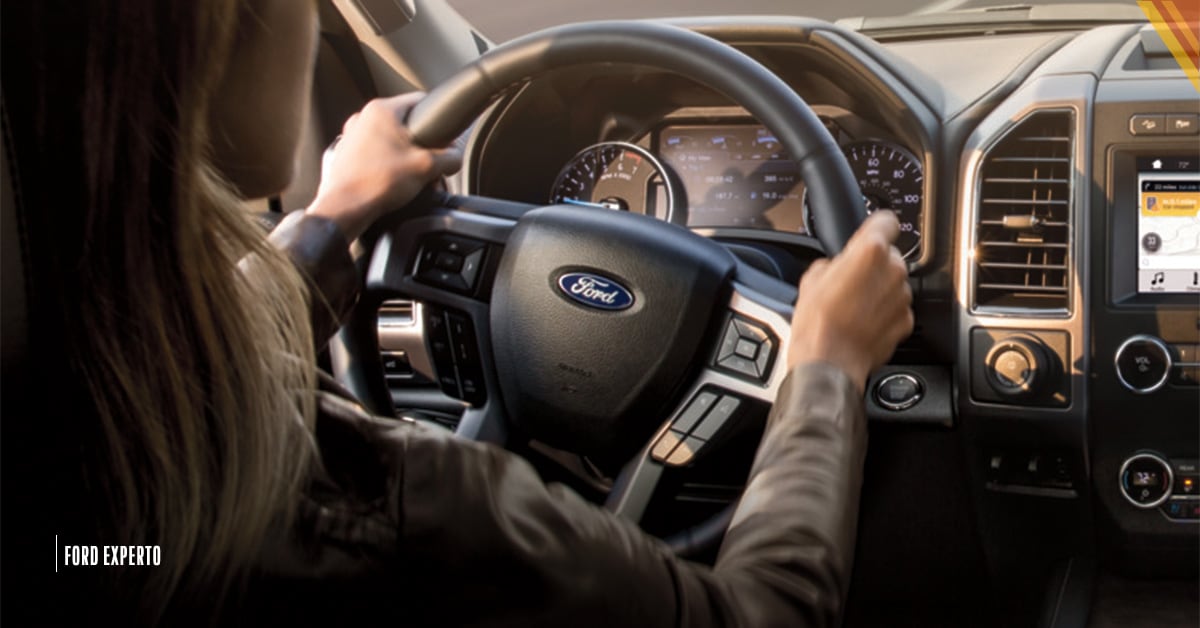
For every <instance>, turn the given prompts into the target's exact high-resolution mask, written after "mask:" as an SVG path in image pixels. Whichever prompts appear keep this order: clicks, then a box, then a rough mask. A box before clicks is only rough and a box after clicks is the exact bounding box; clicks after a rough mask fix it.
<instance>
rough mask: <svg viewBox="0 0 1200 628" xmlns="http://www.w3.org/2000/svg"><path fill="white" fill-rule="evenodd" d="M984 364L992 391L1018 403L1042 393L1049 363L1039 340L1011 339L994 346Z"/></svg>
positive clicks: (1047, 377) (1050, 366)
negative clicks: (1016, 400) (1020, 400)
mask: <svg viewBox="0 0 1200 628" xmlns="http://www.w3.org/2000/svg"><path fill="white" fill-rule="evenodd" d="M984 364H985V365H986V371H987V379H988V384H989V385H990V386H991V387H992V390H995V391H996V393H997V394H999V395H1000V396H1001V397H1008V398H1011V399H1022V398H1028V397H1036V396H1037V395H1039V394H1041V393H1042V392H1044V389H1045V386H1046V382H1047V381H1049V380H1050V379H1051V377H1050V371H1051V370H1052V366H1053V361H1052V360H1051V359H1050V353H1049V350H1048V349H1047V348H1046V345H1045V344H1044V343H1042V341H1041V340H1038V339H1037V338H1033V337H1030V336H1012V337H1010V338H1005V339H1004V340H1001V341H1000V342H997V343H996V344H995V345H994V346H993V347H992V350H991V351H989V352H988V354H987V357H986V358H985V359H984Z"/></svg>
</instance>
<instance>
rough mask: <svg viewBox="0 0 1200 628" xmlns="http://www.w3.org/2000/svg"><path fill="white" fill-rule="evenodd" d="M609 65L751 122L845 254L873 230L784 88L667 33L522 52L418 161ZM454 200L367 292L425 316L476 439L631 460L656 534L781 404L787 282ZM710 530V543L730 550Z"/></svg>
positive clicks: (480, 62) (540, 216) (634, 494)
mask: <svg viewBox="0 0 1200 628" xmlns="http://www.w3.org/2000/svg"><path fill="white" fill-rule="evenodd" d="M599 63H627V64H636V65H640V66H645V67H650V68H654V69H657V70H662V71H667V72H672V73H675V74H678V75H681V76H683V77H686V78H688V79H691V80H694V81H696V82H698V83H700V84H703V85H706V86H708V87H709V88H711V89H713V90H715V91H717V92H719V93H721V94H723V95H724V96H726V97H727V98H729V99H730V100H731V101H733V102H735V103H736V104H738V105H740V106H742V107H744V108H745V109H746V110H747V111H748V112H749V113H750V114H751V115H753V116H754V117H755V118H757V119H758V120H759V121H760V122H761V123H762V124H764V125H765V126H766V127H767V128H768V129H769V130H770V131H771V132H772V133H773V134H774V135H775V137H777V138H778V139H779V141H780V143H781V144H782V145H783V147H784V148H785V149H786V150H787V152H788V153H789V154H790V155H792V156H793V158H794V159H795V160H796V161H797V162H798V163H799V167H800V174H801V176H802V177H803V178H804V181H805V184H806V186H807V197H808V202H809V206H810V211H812V212H814V214H815V215H816V217H817V220H819V221H820V223H821V234H820V237H821V242H822V244H823V245H824V247H825V250H826V251H827V252H828V253H829V254H831V255H832V254H834V253H837V252H838V251H840V250H841V248H842V246H843V245H844V244H845V243H846V241H847V240H848V239H849V238H850V236H851V234H852V233H853V232H854V231H855V230H856V229H857V228H858V226H859V224H861V222H862V221H863V220H864V219H865V217H866V210H865V207H864V204H863V202H862V195H861V192H860V191H859V187H858V184H857V183H856V181H855V179H854V177H853V175H852V174H851V171H850V167H849V165H848V164H847V162H846V160H845V158H844V157H843V155H842V152H841V150H840V149H839V147H838V146H837V144H836V142H835V141H834V139H833V138H832V137H831V136H830V135H829V133H828V132H827V131H826V130H825V128H824V126H823V125H822V123H821V122H820V120H818V118H817V116H816V115H815V114H814V113H813V111H812V110H811V109H810V108H809V107H808V105H807V104H805V102H804V101H803V100H802V99H801V98H800V97H799V96H798V95H797V94H796V93H795V92H794V91H793V90H792V89H791V88H790V87H789V86H788V85H787V84H786V83H784V82H783V81H782V80H780V79H779V78H778V77H777V76H775V75H774V74H773V73H772V72H770V71H769V70H767V69H766V68H764V67H763V66H762V65H760V64H759V63H758V62H756V61H755V60H753V59H752V58H750V57H749V56H747V55H745V54H744V53H742V52H740V51H738V50H736V49H734V48H732V47H730V46H728V45H726V44H723V43H721V42H719V41H717V40H715V39H712V38H709V37H707V36H704V35H700V34H697V33H694V32H692V31H689V30H686V29H682V28H678V27H674V26H669V25H665V24H662V23H655V22H596V23H585V24H576V25H569V26H564V27H559V28H552V29H549V30H545V31H542V32H539V33H534V34H532V35H528V36H526V37H523V38H520V39H517V40H514V41H512V42H510V43H507V44H505V45H503V46H500V47H498V48H496V49H494V50H492V51H490V52H489V53H487V54H485V55H483V56H482V57H480V58H479V59H477V60H476V61H474V62H473V63H471V64H470V65H468V66H466V67H465V68H463V69H462V70H460V71H459V72H458V73H456V74H455V75H454V76H452V77H450V78H449V79H447V80H446V81H445V82H444V83H442V84H441V85H439V86H438V87H437V88H435V89H434V90H432V91H431V92H430V94H429V95H428V96H427V97H426V98H425V99H424V100H423V101H422V102H421V103H420V104H418V105H417V106H416V107H415V108H414V109H413V111H412V112H411V114H410V116H409V119H408V125H409V128H410V130H411V132H412V134H413V137H414V138H415V140H416V142H417V143H418V144H420V145H423V146H427V147H439V146H444V145H447V144H449V143H450V142H452V141H454V140H455V138H457V137H459V136H460V135H461V134H462V133H463V132H464V131H465V130H466V129H467V128H468V127H469V126H470V125H471V124H472V123H473V122H474V121H475V120H476V118H477V117H478V116H479V115H480V114H482V113H483V112H484V111H485V110H486V109H487V107H488V106H489V105H490V104H491V103H492V102H494V101H495V100H496V99H497V98H498V97H500V96H501V95H503V94H504V93H506V92H508V91H509V90H510V89H511V88H513V87H515V86H518V85H520V84H522V83H524V82H526V81H528V80H530V79H532V78H535V77H537V76H539V75H542V74H545V73H547V72H550V71H553V70H560V69H563V68H569V67H573V66H581V65H588V64H599ZM443 200H444V201H445V202H443V203H441V204H440V205H438V206H434V207H429V208H425V211H423V212H421V213H420V214H418V215H411V214H410V215H409V218H408V219H406V220H405V221H404V222H402V223H398V224H395V225H391V226H389V227H388V231H387V232H386V234H385V235H383V236H381V237H380V238H379V240H378V241H377V243H376V246H375V250H374V251H373V253H372V259H371V263H370V268H369V270H368V272H367V281H366V286H367V295H370V294H371V293H372V292H374V293H377V294H380V295H390V296H395V295H397V294H403V295H405V296H408V297H410V298H413V299H416V300H418V301H420V302H422V303H423V304H424V307H425V313H424V318H425V323H424V329H425V333H426V336H427V337H426V343H427V347H428V350H429V352H430V354H431V355H432V361H433V362H434V365H435V366H436V371H437V372H436V376H437V378H438V380H439V383H440V384H441V385H442V388H443V390H446V391H448V392H450V393H452V394H454V393H455V392H457V393H458V394H457V396H460V397H462V398H464V399H467V400H469V401H470V405H471V407H470V408H469V409H468V410H467V411H466V413H465V414H464V417H463V420H462V422H461V423H460V426H459V434H460V435H462V436H464V437H467V438H477V439H481V440H492V441H497V442H503V441H504V440H505V435H506V434H509V433H511V432H513V431H516V432H519V433H520V434H521V436H522V438H526V439H528V438H532V439H536V440H539V441H541V442H544V443H547V444H550V445H552V446H555V447H558V448H560V449H564V450H568V451H574V452H578V453H582V454H586V455H589V456H591V457H593V458H595V459H600V460H607V461H609V462H612V461H621V462H624V461H628V460H630V459H631V458H632V462H629V463H628V464H626V465H625V471H624V472H623V473H622V476H621V477H620V478H619V480H618V482H617V484H616V487H615V488H614V489H613V491H612V494H611V496H610V499H609V503H608V506H609V507H610V508H611V509H612V510H614V511H616V512H618V513H620V514H623V515H625V516H628V517H630V518H632V519H634V520H640V519H641V517H642V515H643V514H644V512H645V510H646V507H647V505H648V504H649V503H650V501H651V499H652V498H653V496H654V492H655V489H656V487H657V485H658V481H659V479H660V477H662V475H663V473H664V472H665V471H666V470H667V469H669V468H671V467H686V466H688V465H690V464H692V463H693V462H694V461H695V460H697V459H698V457H699V456H702V455H705V451H706V450H707V451H711V450H712V449H715V448H717V447H719V446H720V443H721V440H722V435H723V434H725V435H727V434H728V433H729V432H730V431H731V430H732V429H733V428H734V427H735V426H736V425H737V423H738V421H739V420H743V419H744V417H746V416H750V415H757V416H762V414H763V412H764V410H765V408H767V407H769V406H770V404H771V403H772V402H773V401H774V399H775V395H776V393H777V392H778V388H779V385H780V384H781V383H782V381H783V378H784V377H785V375H786V373H785V371H786V368H785V364H786V357H785V356H786V355H787V343H788V335H789V321H790V318H791V312H792V307H793V305H792V303H790V302H786V301H789V300H790V299H781V298H779V297H777V296H776V297H772V296H768V295H771V294H775V295H778V294H780V291H779V290H774V291H773V290H771V289H769V288H770V287H771V286H764V283H763V282H772V281H776V280H773V279H768V278H766V277H765V276H763V275H761V274H755V273H753V272H752V271H750V270H748V269H747V268H746V267H745V266H743V265H739V263H738V262H737V260H736V258H734V257H733V255H732V254H731V253H729V251H728V250H726V249H725V248H724V247H722V246H721V245H719V244H717V243H716V242H714V241H711V240H708V239H705V238H702V237H700V236H697V235H695V234H693V233H691V232H690V231H688V230H687V229H684V228H682V227H680V226H677V225H673V224H668V223H665V222H661V221H657V220H655V219H653V218H648V217H646V216H640V215H636V214H630V213H628V212H614V211H601V210H588V209H580V208H577V207H566V206H551V207H541V208H523V209H522V210H520V211H516V212H515V213H514V212H513V211H503V212H502V211H489V210H488V209H487V207H488V206H489V205H487V204H486V203H479V202H478V201H481V200H483V199H478V198H474V197H450V198H449V199H443ZM481 206H482V207H484V208H483V209H480V208H479V207H481ZM491 206H492V207H494V205H491ZM511 209H512V208H511V206H509V207H508V210H511ZM447 247H449V248H450V249H454V250H457V251H459V253H461V254H463V255H465V256H466V258H465V259H467V262H468V263H471V260H474V262H473V263H474V264H475V266H473V267H472V269H471V270H470V272H469V273H468V272H467V271H466V270H461V269H460V270H454V264H455V262H454V260H455V259H459V258H453V257H446V258H445V259H449V260H451V261H450V262H447V265H448V267H449V268H450V270H445V269H444V268H440V267H438V268H435V267H433V266H430V264H435V263H438V262H436V260H435V258H437V257H438V254H440V253H452V252H453V251H451V250H448V249H447ZM479 251H482V253H480V254H478V255H475V256H474V257H473V258H472V257H471V255H473V254H475V253H476V252H479ZM455 273H457V274H455ZM451 275H453V276H451ZM775 287H776V288H778V286H775ZM764 288H766V289H764ZM788 290H791V292H790V294H791V295H792V296H793V297H794V294H795V293H794V289H792V288H791V287H787V288H785V289H784V290H783V294H789V292H788ZM382 298H383V297H377V298H376V302H378V300H381V299H382ZM366 300H367V301H368V302H370V299H369V298H368V299H366ZM360 323H361V321H360ZM359 327H360V329H369V328H370V327H373V325H370V324H360V325H359ZM343 336H344V339H345V334H344V335H343ZM370 338H371V334H369V333H368V334H365V335H362V336H361V337H360V340H361V342H359V343H357V345H358V346H356V343H355V342H354V341H353V340H351V342H350V346H351V353H352V354H353V355H356V356H357V359H358V360H360V361H361V360H364V359H366V358H365V356H369V355H370V354H371V352H376V355H377V354H378V353H377V352H378V350H379V346H378V345H375V344H373V342H372V341H371V340H370ZM377 379H379V380H380V381H382V376H381V375H379V376H378V377H377ZM512 427H515V428H516V430H512V429H510V428H512ZM711 523H712V522H709V525H707V526H699V527H697V528H696V530H709V531H712V530H716V531H717V532H714V534H715V533H719V532H720V531H723V527H724V526H723V525H716V526H714V525H711ZM701 535H702V536H704V535H708V536H711V534H710V533H709V532H701Z"/></svg>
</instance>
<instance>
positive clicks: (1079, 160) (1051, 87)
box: [954, 73, 1097, 417]
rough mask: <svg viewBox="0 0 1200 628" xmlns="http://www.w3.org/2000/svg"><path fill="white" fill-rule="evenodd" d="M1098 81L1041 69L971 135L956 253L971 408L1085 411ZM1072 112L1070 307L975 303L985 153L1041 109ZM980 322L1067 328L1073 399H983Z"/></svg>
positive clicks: (962, 168) (962, 400)
mask: <svg viewBox="0 0 1200 628" xmlns="http://www.w3.org/2000/svg"><path fill="white" fill-rule="evenodd" d="M1096 86H1097V80H1096V78H1095V77H1094V76H1092V75H1090V74H1082V73H1081V74H1055V75H1045V76H1040V77H1038V78H1036V79H1034V80H1032V81H1031V82H1029V83H1027V84H1026V85H1024V86H1023V87H1021V88H1020V89H1018V90H1017V91H1016V92H1015V93H1013V94H1012V95H1011V96H1010V97H1009V98H1008V99H1007V100H1005V101H1004V102H1002V103H1000V104H999V105H998V106H997V107H996V108H995V109H994V110H993V111H992V112H991V113H990V114H988V116H987V117H986V118H984V120H983V121H982V122H981V123H980V124H979V125H978V126H977V127H976V129H975V130H974V131H973V132H972V133H971V135H970V136H969V137H968V138H967V141H966V143H965V144H964V146H963V149H962V155H961V157H960V164H959V172H960V177H961V180H962V187H961V189H960V192H959V193H960V196H959V200H958V206H959V208H960V209H959V212H958V218H957V220H958V221H959V222H958V226H957V234H958V242H957V246H958V248H959V250H958V252H957V255H956V256H955V258H954V259H955V264H956V269H955V274H954V276H955V283H956V286H955V295H956V298H957V300H958V304H957V306H956V318H957V321H958V323H957V333H958V338H959V341H958V353H957V356H958V360H957V363H958V367H957V368H958V369H959V379H960V382H961V383H960V384H959V386H960V394H959V396H958V399H959V404H960V406H969V407H971V408H972V410H971V412H976V413H977V412H979V411H980V410H981V409H984V408H990V409H994V410H997V411H999V410H1007V411H1009V412H1012V411H1019V412H1023V413H1027V414H1030V415H1035V414H1037V415H1043V416H1061V415H1063V414H1064V413H1066V414H1071V415H1076V416H1080V417H1083V416H1085V415H1086V405H1087V396H1086V380H1087V374H1088V372H1089V369H1090V366H1089V362H1090V348H1089V345H1090V339H1091V332H1090V320H1089V316H1088V313H1087V309H1088V308H1087V303H1088V301H1087V298H1086V295H1087V292H1086V291H1087V290H1088V286H1089V285H1090V282H1091V264H1090V263H1089V262H1090V259H1091V255H1090V254H1091V251H1090V245H1089V237H1088V234H1089V233H1090V229H1091V217H1090V212H1089V210H1088V208H1089V207H1090V206H1091V166H1090V164H1091V151H1092V136H1091V127H1092V102H1093V100H1094V95H1095V91H1096ZM1056 110H1057V111H1063V110H1068V111H1071V112H1072V113H1073V125H1074V136H1075V137H1074V142H1073V145H1072V151H1071V153H1072V157H1071V159H1072V162H1071V163H1072V167H1073V172H1072V173H1071V183H1070V185H1071V192H1072V193H1071V205H1070V218H1071V226H1070V232H1069V233H1070V235H1069V238H1070V244H1069V249H1068V251H1069V256H1070V260H1069V263H1068V272H1069V273H1071V275H1070V276H1071V287H1070V290H1069V292H1068V297H1069V300H1068V303H1069V305H1070V306H1069V309H1068V311H1067V312H1062V311H1061V310H1059V311H1058V312H1049V313H1047V312H1045V311H1036V310H1026V309H1023V308H1005V309H1001V310H996V309H988V308H973V307H972V306H971V301H972V298H973V292H974V290H973V287H972V286H973V283H974V263H973V251H974V250H975V221H976V218H977V215H978V213H977V207H978V206H977V199H978V198H979V191H980V188H979V186H980V180H979V169H980V166H981V164H982V160H983V156H984V153H985V151H986V150H987V149H990V148H991V147H992V146H994V145H995V143H996V142H997V141H999V140H1000V139H1001V138H1002V137H1003V136H1004V135H1006V134H1007V133H1009V132H1010V131H1011V129H1012V128H1013V127H1014V126H1016V124H1018V123H1019V122H1020V121H1021V120H1023V119H1025V118H1026V117H1027V116H1029V115H1031V114H1033V113H1036V112H1042V111H1056ZM975 328H984V329H989V330H993V331H997V332H1010V331H1016V330H1021V331H1063V332H1066V333H1067V334H1068V336H1069V338H1070V341H1069V352H1070V355H1069V356H1068V358H1069V359H1067V360H1065V364H1064V366H1065V367H1066V369H1065V370H1066V373H1065V374H1066V375H1067V376H1068V377H1070V380H1071V387H1070V393H1071V398H1070V399H1071V401H1070V405H1068V406H1067V407H1065V408H1048V407H1040V406H1013V405H1006V404H1000V403H995V402H987V401H976V400H975V399H973V398H972V397H971V394H970V390H971V386H970V383H969V382H970V378H971V368H972V364H971V333H972V330H973V329H975Z"/></svg>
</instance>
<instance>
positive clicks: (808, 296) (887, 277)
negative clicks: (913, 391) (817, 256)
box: [788, 211, 913, 392]
mask: <svg viewBox="0 0 1200 628" xmlns="http://www.w3.org/2000/svg"><path fill="white" fill-rule="evenodd" d="M899 234H900V223H899V222H898V221H897V220H896V216H895V214H893V213H892V212H889V211H877V212H875V213H873V214H871V215H870V216H869V217H867V220H866V221H864V222H863V224H862V226H860V227H859V228H858V231H856V232H855V233H854V235H853V236H852V237H851V238H850V241H849V242H847V243H846V248H845V249H843V250H842V252H841V253H839V254H838V255H836V256H835V257H834V258H833V259H829V260H825V259H821V260H817V261H816V262H813V264H812V266H810V267H809V269H808V272H806V273H805V274H804V276H803V277H801V279H800V297H799V298H798V299H797V301H796V310H795V313H794V314H793V315H792V338H791V345H790V349H789V351H788V368H789V369H791V368H793V367H795V366H798V365H801V364H806V363H810V362H825V363H829V364H832V365H834V366H836V367H839V368H841V369H842V370H843V371H845V372H846V373H847V374H848V375H850V378H851V379H852V380H854V383H855V384H856V385H857V386H858V389H859V392H862V391H863V390H864V389H865V387H866V384H867V377H868V376H869V375H870V374H871V371H873V370H875V369H876V368H877V367H879V366H881V365H883V364H884V363H885V362H887V360H888V358H890V357H891V355H892V353H893V352H894V351H895V350H896V345H897V344H899V343H900V341H901V340H903V339H905V338H906V337H908V335H909V334H910V333H912V328H913V313H912V307H911V306H912V289H911V288H910V287H909V285H908V266H907V265H906V264H905V262H904V258H903V257H902V256H901V255H900V251H898V250H897V249H896V247H894V246H892V243H893V242H895V240H896V237H897V236H898V235H899Z"/></svg>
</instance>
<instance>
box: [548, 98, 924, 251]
mask: <svg viewBox="0 0 1200 628" xmlns="http://www.w3.org/2000/svg"><path fill="white" fill-rule="evenodd" d="M693 115H695V114H693ZM842 120H843V122H839V121H838V119H837V118H834V117H832V116H821V121H822V122H823V123H824V126H825V129H826V131H828V132H829V134H830V135H831V136H833V137H834V139H835V140H837V141H838V143H839V145H841V146H842V147H843V151H844V153H845V155H846V159H847V160H848V161H849V162H850V167H851V170H852V172H853V173H854V175H855V178H856V179H857V180H858V183H859V186H860V187H861V188H862V190H863V198H864V201H865V203H866V205H867V208H868V211H874V210H875V209H888V210H891V211H894V212H895V213H896V214H897V217H898V218H899V219H900V226H901V237H900V240H899V241H898V242H897V246H898V247H899V249H900V251H901V253H902V254H904V255H905V256H906V257H908V256H911V255H912V254H914V253H916V251H917V249H918V247H919V246H920V243H921V223H922V215H923V210H924V203H923V197H924V193H923V189H922V185H921V183H922V181H923V179H924V175H923V172H924V169H923V165H922V163H921V161H920V160H918V159H917V158H916V157H915V156H914V155H913V153H912V151H910V150H909V149H907V148H905V147H904V146H901V145H899V144H897V143H895V142H892V141H889V140H883V139H865V138H869V137H871V136H874V135H878V134H880V133H881V132H880V131H877V130H875V129H874V128H872V126H871V125H870V124H869V123H866V122H865V121H863V120H862V119H861V118H858V117H856V116H854V115H853V114H850V113H846V114H844V115H843V116H842ZM843 125H845V126H843ZM846 127H850V128H852V129H854V133H851V132H850V131H848V130H847V128H846ZM859 138H864V139H859ZM641 141H642V143H643V144H644V143H648V144H649V148H648V149H647V148H643V147H642V146H639V145H638V143H637V142H636V141H635V142H633V143H629V142H602V143H598V144H593V145H591V146H588V147H586V148H584V149H583V150H581V151H580V152H579V153H577V154H576V155H575V156H573V157H572V158H571V159H570V161H568V162H567V163H566V164H565V165H564V166H563V168H562V170H561V171H560V172H559V174H558V176H557V178H556V179H555V182H554V186H553V188H551V190H550V194H549V198H548V199H547V200H548V201H549V202H551V203H566V204H571V205H578V206H582V207H593V208H600V209H612V210H618V211H632V212H635V213H639V214H647V215H650V216H655V217H657V218H659V219H661V220H666V221H668V222H677V223H679V224H682V225H686V226H688V227H694V228H741V229H754V230H765V231H777V232H783V233H796V234H806V235H810V236H814V237H815V236H816V235H817V228H818V226H817V225H816V222H815V220H814V219H813V216H812V215H811V214H810V213H809V212H808V208H807V204H806V202H805V188H804V181H803V179H802V178H801V177H800V167H799V164H797V163H796V162H795V161H793V160H792V159H791V158H790V156H789V155H788V154H787V153H786V152H785V151H784V150H783V148H782V146H780V143H779V141H778V140H777V139H776V138H775V136H774V135H773V134H772V133H771V132H770V131H769V130H767V129H766V128H765V127H763V126H762V125H760V124H756V123H755V122H754V121H753V120H751V119H749V118H742V119H739V118H732V119H729V120H727V121H723V122H720V123H709V122H706V121H705V119H704V118H702V117H695V118H693V117H684V116H674V117H671V118H668V119H666V120H664V121H663V122H662V123H661V124H660V125H658V126H657V127H656V128H655V129H654V130H653V131H652V132H651V133H650V134H648V135H647V136H646V137H644V138H641Z"/></svg>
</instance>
